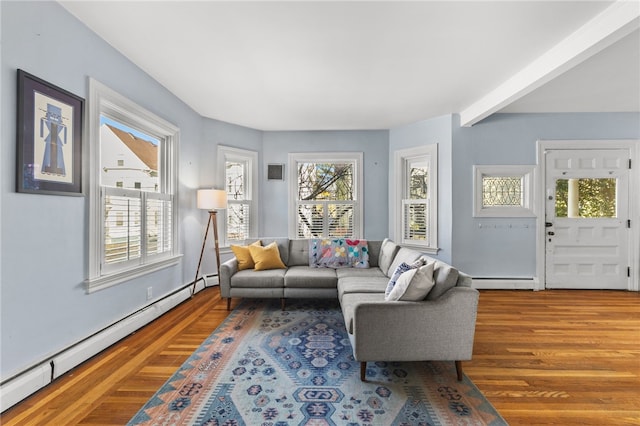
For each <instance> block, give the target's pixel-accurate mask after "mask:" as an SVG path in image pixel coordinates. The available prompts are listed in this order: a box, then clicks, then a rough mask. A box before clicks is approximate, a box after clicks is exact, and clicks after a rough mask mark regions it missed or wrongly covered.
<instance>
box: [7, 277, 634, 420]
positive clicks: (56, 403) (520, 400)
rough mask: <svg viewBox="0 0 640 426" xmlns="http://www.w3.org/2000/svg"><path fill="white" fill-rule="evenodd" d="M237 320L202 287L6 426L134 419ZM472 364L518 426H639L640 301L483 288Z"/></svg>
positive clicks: (20, 408)
mask: <svg viewBox="0 0 640 426" xmlns="http://www.w3.org/2000/svg"><path fill="white" fill-rule="evenodd" d="M238 303H239V300H237V299H234V300H233V302H232V307H235V306H237V304H238ZM227 315H228V312H227V310H226V301H223V300H221V299H220V296H219V291H218V289H217V288H209V289H206V290H204V291H201V292H199V293H198V294H197V295H196V296H195V297H194V298H192V299H190V300H188V301H186V302H184V303H182V304H181V305H179V306H178V307H176V308H175V309H173V310H172V311H171V312H169V313H167V314H165V315H163V316H162V317H160V318H158V319H157V320H155V321H154V322H153V323H152V324H150V325H149V326H147V327H144V328H143V329H141V330H139V331H137V332H136V333H134V334H132V335H131V336H128V337H127V338H125V339H123V340H122V341H120V342H119V343H117V344H116V345H114V346H112V347H110V348H108V349H107V350H105V351H104V352H102V353H101V354H99V355H97V356H95V357H94V358H92V359H90V360H88V361H87V362H85V363H84V364H83V365H81V366H79V367H77V368H76V369H74V370H72V371H70V372H68V373H67V374H65V375H63V376H62V377H61V378H59V379H57V380H56V381H55V382H54V383H53V384H51V385H50V386H48V387H46V388H45V389H42V390H41V391H39V392H37V393H36V394H34V395H33V396H31V397H30V398H27V399H26V400H25V401H23V402H21V403H20V404H18V405H16V406H15V407H13V408H11V409H9V410H7V411H6V412H4V413H2V414H1V415H0V423H1V424H2V425H7V426H8V425H84V426H89V425H122V424H125V423H126V422H127V421H128V420H129V419H130V418H131V417H132V416H133V415H134V414H135V413H136V412H137V411H138V410H139V409H140V407H141V406H142V405H144V403H145V402H146V401H147V400H148V399H149V398H150V397H151V396H152V395H153V394H154V393H155V392H156V391H157V390H158V389H159V388H160V386H162V385H163V384H164V383H165V381H166V380H167V379H168V378H169V377H170V376H171V375H172V374H173V373H174V372H175V371H176V370H177V369H178V368H179V367H180V365H182V363H183V362H184V361H185V360H186V359H187V358H188V357H189V356H190V355H191V354H192V353H193V351H195V349H196V348H197V347H198V346H199V345H200V344H201V343H202V342H203V341H204V340H205V339H206V338H207V337H208V336H209V335H210V334H211V332H212V331H213V330H214V329H215V328H216V327H217V326H218V325H219V324H220V323H221V322H222V321H223V320H224V319H225V318H226V317H227ZM463 366H464V371H465V373H466V374H467V376H469V378H470V379H471V380H473V382H474V383H475V384H476V386H478V388H479V389H480V390H481V391H482V392H483V393H484V394H485V395H486V396H487V398H488V399H489V401H490V402H491V403H492V404H493V405H494V406H495V407H496V409H497V410H498V411H499V412H500V414H501V415H502V416H503V417H504V418H505V419H506V420H507V421H508V422H509V424H511V425H551V424H555V425H557V424H562V425H640V294H639V293H634V292H621V291H594V290H588V291H582V290H566V291H565V290H547V291H540V292H530V291H510V290H499V291H498V290H496V291H493V290H491V291H489V290H483V291H481V294H480V303H479V308H478V320H477V325H476V336H475V344H474V355H473V360H472V361H469V362H465V363H463Z"/></svg>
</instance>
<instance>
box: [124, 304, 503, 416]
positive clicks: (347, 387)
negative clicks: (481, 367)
mask: <svg viewBox="0 0 640 426" xmlns="http://www.w3.org/2000/svg"><path fill="white" fill-rule="evenodd" d="M129 424H130V425H211V426H214V425H215V426H236V425H238V426H239V425H248V426H258V425H263V426H285V425H288V426H292V425H313V426H320V425H348V426H356V425H363V426H364V425H505V424H506V422H505V421H504V420H503V419H502V417H500V415H499V414H498V413H497V412H496V410H495V409H494V408H493V407H492V406H491V404H490V403H489V402H488V401H487V400H486V399H485V398H484V396H483V395H482V394H481V393H480V391H479V390H478V389H477V388H476V386H475V385H474V384H473V383H472V382H471V381H470V380H469V379H468V378H467V377H466V376H465V377H464V380H463V381H462V382H458V381H457V380H456V372H455V365H454V363H453V362H376V363H373V362H370V363H368V364H367V381H366V382H361V381H360V363H359V362H357V361H355V360H354V359H353V352H352V350H351V346H350V344H349V338H348V336H347V332H346V330H345V326H344V320H343V317H342V313H341V311H340V307H339V305H338V303H337V301H318V300H314V301H304V300H291V301H289V302H288V306H287V310H286V311H284V312H283V311H282V310H281V309H280V301H279V300H270V301H269V300H267V301H252V300H245V301H243V302H242V303H241V304H240V306H238V307H237V308H236V309H235V310H234V311H233V312H232V313H231V314H230V315H229V317H228V318H227V319H226V320H225V321H224V322H223V323H222V324H221V325H220V326H219V327H218V328H217V329H216V330H215V331H214V332H213V334H212V335H211V336H209V338H208V339H207V340H206V341H205V342H204V343H203V344H202V345H201V346H200V347H199V348H198V349H197V350H196V351H195V352H194V353H193V355H191V357H190V358H189V359H188V360H187V361H186V362H185V363H184V364H183V365H182V367H181V368H180V369H179V370H178V371H177V372H176V373H175V374H174V375H173V376H172V377H171V378H170V379H169V380H168V381H167V382H166V383H165V385H164V386H163V387H162V388H161V389H160V390H159V391H158V392H157V393H156V394H155V395H154V396H153V397H152V398H151V399H150V400H149V402H147V404H145V406H144V407H143V408H142V409H141V410H140V411H139V412H138V413H137V414H136V415H135V417H134V418H133V419H131V421H130V422H129Z"/></svg>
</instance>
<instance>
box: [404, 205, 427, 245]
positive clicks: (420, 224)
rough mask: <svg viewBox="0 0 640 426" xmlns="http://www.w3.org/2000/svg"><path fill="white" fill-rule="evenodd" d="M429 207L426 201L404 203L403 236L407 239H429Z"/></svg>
mask: <svg viewBox="0 0 640 426" xmlns="http://www.w3.org/2000/svg"><path fill="white" fill-rule="evenodd" d="M428 214H429V209H428V205H427V203H426V202H408V201H405V202H404V203H403V215H404V218H403V228H404V229H403V233H404V236H403V238H404V239H405V240H422V241H424V240H427V237H428V224H429V216H428Z"/></svg>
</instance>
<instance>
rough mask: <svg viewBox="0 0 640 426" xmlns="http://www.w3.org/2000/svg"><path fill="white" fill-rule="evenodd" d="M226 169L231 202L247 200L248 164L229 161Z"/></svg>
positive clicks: (228, 195)
mask: <svg viewBox="0 0 640 426" xmlns="http://www.w3.org/2000/svg"><path fill="white" fill-rule="evenodd" d="M225 167H226V169H225V182H226V189H227V197H228V198H229V200H246V199H247V194H246V185H245V181H246V179H247V176H246V163H245V162H243V161H227V162H226V165H225Z"/></svg>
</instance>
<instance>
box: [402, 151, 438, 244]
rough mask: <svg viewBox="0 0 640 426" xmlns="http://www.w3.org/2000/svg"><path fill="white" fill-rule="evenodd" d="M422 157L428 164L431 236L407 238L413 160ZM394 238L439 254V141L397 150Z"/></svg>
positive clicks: (428, 206) (428, 204)
mask: <svg viewBox="0 0 640 426" xmlns="http://www.w3.org/2000/svg"><path fill="white" fill-rule="evenodd" d="M416 160H422V161H425V162H426V163H427V164H428V165H429V166H428V167H429V184H428V185H429V194H428V197H427V209H428V213H427V214H428V215H429V223H428V226H429V233H428V235H429V238H428V239H427V240H417V239H406V238H404V205H405V204H406V203H408V202H409V201H408V200H407V197H406V194H407V193H408V191H409V188H408V183H409V167H408V165H409V164H410V162H413V161H416ZM394 170H395V185H394V203H393V205H394V206H395V208H394V213H395V220H394V221H393V223H394V226H393V229H394V232H395V235H394V240H395V241H399V242H400V244H402V245H403V246H406V247H412V248H416V249H418V250H420V251H422V252H424V253H429V254H436V253H438V250H439V249H438V144H430V145H423V146H419V147H415V148H408V149H401V150H397V151H395V152H394Z"/></svg>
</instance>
